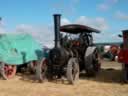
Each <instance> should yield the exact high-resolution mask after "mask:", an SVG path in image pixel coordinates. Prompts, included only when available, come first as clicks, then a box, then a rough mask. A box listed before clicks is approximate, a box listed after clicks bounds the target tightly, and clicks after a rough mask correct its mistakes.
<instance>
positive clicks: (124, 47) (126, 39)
mask: <svg viewBox="0 0 128 96" xmlns="http://www.w3.org/2000/svg"><path fill="white" fill-rule="evenodd" d="M122 33H123V36H122V35H119V36H120V37H123V43H122V44H121V46H120V47H121V49H120V52H119V55H118V61H119V62H121V63H122V72H123V80H124V81H125V82H127V81H128V30H123V31H122Z"/></svg>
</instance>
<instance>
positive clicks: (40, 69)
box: [36, 58, 48, 82]
mask: <svg viewBox="0 0 128 96" xmlns="http://www.w3.org/2000/svg"><path fill="white" fill-rule="evenodd" d="M47 63H48V61H47V59H46V58H43V59H42V60H41V61H39V63H38V65H37V68H36V77H37V80H39V81H40V82H43V81H44V80H45V79H46V72H47Z"/></svg>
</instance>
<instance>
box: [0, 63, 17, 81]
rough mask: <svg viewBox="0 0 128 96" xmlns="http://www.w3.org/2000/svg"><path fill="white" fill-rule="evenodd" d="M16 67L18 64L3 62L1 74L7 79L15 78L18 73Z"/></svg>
mask: <svg viewBox="0 0 128 96" xmlns="http://www.w3.org/2000/svg"><path fill="white" fill-rule="evenodd" d="M16 69H17V66H16V65H8V64H5V63H1V75H2V77H3V78H4V79H5V80H7V79H11V78H13V77H14V76H15V74H16Z"/></svg>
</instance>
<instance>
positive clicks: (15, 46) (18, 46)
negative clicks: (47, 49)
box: [0, 34, 43, 65]
mask: <svg viewBox="0 0 128 96" xmlns="http://www.w3.org/2000/svg"><path fill="white" fill-rule="evenodd" d="M42 57H43V50H42V48H41V46H40V45H39V44H38V43H37V42H36V41H35V40H34V39H33V38H32V36H30V35H29V34H1V35H0V62H4V63H7V64H13V65H19V64H23V63H27V62H29V61H32V60H38V59H41V58H42Z"/></svg>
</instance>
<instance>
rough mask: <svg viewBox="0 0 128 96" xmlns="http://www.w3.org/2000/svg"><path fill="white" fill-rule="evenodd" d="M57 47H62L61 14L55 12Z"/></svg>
mask: <svg viewBox="0 0 128 96" xmlns="http://www.w3.org/2000/svg"><path fill="white" fill-rule="evenodd" d="M53 16H54V32H55V48H59V47H60V17H61V15H60V14H54V15H53Z"/></svg>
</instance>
